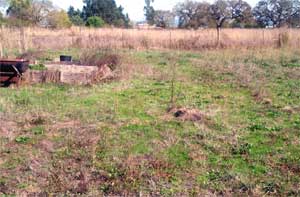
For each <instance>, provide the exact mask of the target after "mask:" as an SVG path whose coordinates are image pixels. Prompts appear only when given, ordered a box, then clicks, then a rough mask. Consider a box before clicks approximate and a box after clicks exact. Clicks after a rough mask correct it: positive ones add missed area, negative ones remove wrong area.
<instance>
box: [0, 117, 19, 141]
mask: <svg viewBox="0 0 300 197" xmlns="http://www.w3.org/2000/svg"><path fill="white" fill-rule="evenodd" d="M17 130H18V125H17V123H15V122H12V121H4V120H0V137H4V138H8V139H9V140H13V139H14V138H15V137H16V135H17V133H16V132H17Z"/></svg>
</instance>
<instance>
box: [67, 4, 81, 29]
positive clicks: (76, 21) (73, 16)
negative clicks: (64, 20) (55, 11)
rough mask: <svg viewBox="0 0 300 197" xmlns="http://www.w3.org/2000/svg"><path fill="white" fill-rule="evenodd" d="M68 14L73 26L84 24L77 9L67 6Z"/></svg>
mask: <svg viewBox="0 0 300 197" xmlns="http://www.w3.org/2000/svg"><path fill="white" fill-rule="evenodd" d="M68 16H69V18H70V21H71V22H72V24H73V25H75V26H83V25H84V24H85V22H84V20H83V18H82V12H81V11H80V10H79V9H77V10H75V8H74V7H73V6H70V7H69V9H68Z"/></svg>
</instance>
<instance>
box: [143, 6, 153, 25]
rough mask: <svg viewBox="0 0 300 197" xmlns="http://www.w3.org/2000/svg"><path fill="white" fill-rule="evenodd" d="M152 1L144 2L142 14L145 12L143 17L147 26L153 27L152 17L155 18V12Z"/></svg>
mask: <svg viewBox="0 0 300 197" xmlns="http://www.w3.org/2000/svg"><path fill="white" fill-rule="evenodd" d="M153 2H154V0H145V7H144V12H145V17H146V21H147V23H148V24H149V25H154V23H155V21H154V17H155V10H154V8H153V6H152V5H151V3H153Z"/></svg>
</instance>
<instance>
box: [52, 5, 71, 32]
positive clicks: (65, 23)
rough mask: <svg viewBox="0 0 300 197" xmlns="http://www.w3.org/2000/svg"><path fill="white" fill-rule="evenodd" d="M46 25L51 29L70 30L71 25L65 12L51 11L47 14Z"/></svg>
mask: <svg viewBox="0 0 300 197" xmlns="http://www.w3.org/2000/svg"><path fill="white" fill-rule="evenodd" d="M48 24H49V26H50V27H52V28H57V29H61V28H70V27H71V26H72V23H71V21H70V19H69V16H68V14H67V13H66V12H65V11H63V10H62V11H52V12H51V13H50V14H49V18H48Z"/></svg>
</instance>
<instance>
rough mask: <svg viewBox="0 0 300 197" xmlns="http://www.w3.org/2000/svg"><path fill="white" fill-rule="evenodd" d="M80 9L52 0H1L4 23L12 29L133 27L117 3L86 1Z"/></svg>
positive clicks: (111, 0) (0, 14)
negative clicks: (60, 4) (15, 27)
mask: <svg viewBox="0 0 300 197" xmlns="http://www.w3.org/2000/svg"><path fill="white" fill-rule="evenodd" d="M83 3H84V6H83V8H82V9H81V10H80V9H77V10H76V9H75V8H74V7H72V6H71V7H69V9H68V11H67V12H66V11H64V10H62V9H59V8H57V7H55V6H54V5H53V3H52V1H51V0H0V8H2V10H3V9H4V11H5V12H6V13H5V14H6V16H5V17H4V15H3V14H2V12H0V24H3V23H5V24H6V25H9V26H41V27H51V28H68V27H71V26H72V25H76V26H92V27H103V26H105V25H110V26H115V27H129V23H130V20H129V17H128V14H124V12H123V7H122V6H117V4H116V2H115V0H84V1H83Z"/></svg>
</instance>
